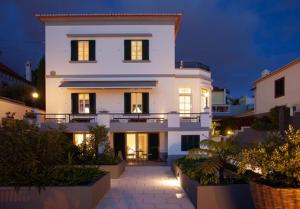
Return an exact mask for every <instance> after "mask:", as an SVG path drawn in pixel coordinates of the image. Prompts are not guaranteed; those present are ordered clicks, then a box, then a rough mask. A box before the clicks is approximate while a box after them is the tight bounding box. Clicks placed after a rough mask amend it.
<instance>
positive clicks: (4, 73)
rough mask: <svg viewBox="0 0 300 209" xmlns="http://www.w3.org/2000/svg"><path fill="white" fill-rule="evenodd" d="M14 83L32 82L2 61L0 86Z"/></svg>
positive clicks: (0, 64) (28, 83)
mask: <svg viewBox="0 0 300 209" xmlns="http://www.w3.org/2000/svg"><path fill="white" fill-rule="evenodd" d="M14 84H24V85H31V82H30V81H28V80H26V79H25V78H23V77H22V76H20V75H19V74H18V73H16V72H15V71H14V70H12V69H10V68H9V67H8V66H6V65H4V64H3V63H0V86H8V85H14Z"/></svg>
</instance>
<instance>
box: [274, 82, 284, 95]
mask: <svg viewBox="0 0 300 209" xmlns="http://www.w3.org/2000/svg"><path fill="white" fill-rule="evenodd" d="M282 96H284V77H282V78H280V79H278V80H275V98H277V97H282Z"/></svg>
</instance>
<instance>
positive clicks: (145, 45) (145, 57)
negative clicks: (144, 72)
mask: <svg viewBox="0 0 300 209" xmlns="http://www.w3.org/2000/svg"><path fill="white" fill-rule="evenodd" d="M142 48H143V60H149V40H142Z"/></svg>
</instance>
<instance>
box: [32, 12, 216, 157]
mask: <svg viewBox="0 0 300 209" xmlns="http://www.w3.org/2000/svg"><path fill="white" fill-rule="evenodd" d="M181 17H182V15H181V14H177V13H176V14H63V15H60V14H45V15H44V14H42V15H37V18H38V19H39V20H40V21H42V22H43V23H44V24H45V28H46V32H45V36H46V38H45V42H46V113H47V114H46V115H45V118H44V119H45V123H51V122H52V123H53V122H58V123H64V124H65V125H66V126H67V130H66V131H67V132H70V133H72V134H73V140H74V143H76V144H78V143H81V142H82V141H83V139H84V138H85V137H88V136H89V133H88V126H90V125H95V124H98V125H105V126H106V127H107V128H108V129H109V138H110V140H111V145H112V147H113V148H114V149H115V151H116V152H118V151H121V152H122V153H123V156H124V157H125V158H135V157H146V158H147V159H149V160H157V159H159V158H160V159H168V160H172V159H174V158H176V157H178V156H180V155H183V154H186V150H188V149H190V148H193V147H197V146H198V145H199V140H201V139H204V138H207V137H208V136H209V131H210V127H211V118H210V117H211V116H210V108H208V107H210V103H211V97H210V95H211V89H212V86H211V73H210V71H209V68H208V67H207V66H205V65H203V64H201V63H185V62H179V63H177V64H176V63H175V40H176V35H177V33H178V30H179V24H180V21H181ZM191 47H192V46H191ZM135 153H139V154H138V155H135Z"/></svg>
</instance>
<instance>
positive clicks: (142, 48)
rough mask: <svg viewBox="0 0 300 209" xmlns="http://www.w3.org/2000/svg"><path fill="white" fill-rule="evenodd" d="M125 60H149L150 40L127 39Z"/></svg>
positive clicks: (125, 42)
mask: <svg viewBox="0 0 300 209" xmlns="http://www.w3.org/2000/svg"><path fill="white" fill-rule="evenodd" d="M124 60H126V61H147V60H149V40H125V41H124Z"/></svg>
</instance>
